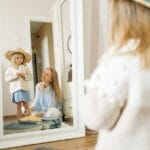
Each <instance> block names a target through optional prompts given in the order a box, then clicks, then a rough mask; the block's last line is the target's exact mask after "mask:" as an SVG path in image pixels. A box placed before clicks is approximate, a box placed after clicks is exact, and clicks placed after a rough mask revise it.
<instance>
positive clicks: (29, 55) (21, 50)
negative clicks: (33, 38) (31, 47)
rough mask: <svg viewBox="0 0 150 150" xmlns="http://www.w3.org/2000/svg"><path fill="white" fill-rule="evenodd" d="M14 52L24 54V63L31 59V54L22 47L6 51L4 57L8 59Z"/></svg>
mask: <svg viewBox="0 0 150 150" xmlns="http://www.w3.org/2000/svg"><path fill="white" fill-rule="evenodd" d="M15 53H19V54H22V55H24V62H25V63H28V62H30V60H31V54H30V53H28V52H26V51H25V50H24V49H22V48H16V49H12V50H8V51H7V52H6V53H5V57H6V58H7V59H8V60H11V56H12V55H13V54H15Z"/></svg>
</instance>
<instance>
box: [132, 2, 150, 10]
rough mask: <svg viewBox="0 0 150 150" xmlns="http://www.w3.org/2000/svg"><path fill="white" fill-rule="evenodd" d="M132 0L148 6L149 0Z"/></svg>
mask: <svg viewBox="0 0 150 150" xmlns="http://www.w3.org/2000/svg"><path fill="white" fill-rule="evenodd" d="M133 1H135V2H137V3H139V4H142V5H144V6H146V7H149V8H150V0H133Z"/></svg>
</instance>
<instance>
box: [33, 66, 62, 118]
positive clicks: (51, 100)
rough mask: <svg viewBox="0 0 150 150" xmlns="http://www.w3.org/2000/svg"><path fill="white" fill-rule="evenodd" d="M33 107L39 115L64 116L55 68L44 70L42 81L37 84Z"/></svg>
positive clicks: (34, 111)
mask: <svg viewBox="0 0 150 150" xmlns="http://www.w3.org/2000/svg"><path fill="white" fill-rule="evenodd" d="M31 109H32V111H33V114H34V115H36V116H38V117H56V118H57V117H58V118H59V117H61V116H62V113H61V111H62V98H61V92H60V87H59V83H58V76H57V72H56V70H55V69H53V68H46V69H45V70H44V71H43V74H42V77H41V82H40V83H38V84H37V85H36V92H35V100H34V102H33V104H32V106H31Z"/></svg>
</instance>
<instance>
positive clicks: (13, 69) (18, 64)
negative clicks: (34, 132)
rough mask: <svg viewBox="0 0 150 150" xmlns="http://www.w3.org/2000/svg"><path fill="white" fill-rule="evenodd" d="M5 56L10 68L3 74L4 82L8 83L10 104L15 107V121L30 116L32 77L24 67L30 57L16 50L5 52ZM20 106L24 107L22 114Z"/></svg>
mask: <svg viewBox="0 0 150 150" xmlns="http://www.w3.org/2000/svg"><path fill="white" fill-rule="evenodd" d="M5 56H6V58H7V59H8V60H9V61H11V66H10V67H9V68H8V69H7V71H6V72H5V80H6V81H7V82H8V83H9V89H10V93H11V98H12V102H13V103H15V104H16V105H17V119H20V118H22V117H24V116H29V115H30V114H31V111H30V108H29V102H30V101H31V98H30V93H29V81H31V80H32V75H31V72H30V69H29V67H28V66H27V65H26V63H29V62H30V60H31V55H30V54H29V53H28V52H25V51H24V50H23V49H21V48H18V49H14V50H9V51H7V52H6V54H5ZM22 106H24V109H25V112H22Z"/></svg>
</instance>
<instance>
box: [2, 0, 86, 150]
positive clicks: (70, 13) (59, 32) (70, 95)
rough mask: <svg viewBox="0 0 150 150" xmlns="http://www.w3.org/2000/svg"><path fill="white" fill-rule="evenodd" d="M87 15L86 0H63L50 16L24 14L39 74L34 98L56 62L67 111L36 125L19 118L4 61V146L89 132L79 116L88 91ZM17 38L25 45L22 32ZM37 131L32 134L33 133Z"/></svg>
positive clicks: (29, 46)
mask: <svg viewBox="0 0 150 150" xmlns="http://www.w3.org/2000/svg"><path fill="white" fill-rule="evenodd" d="M77 8H78V9H77ZM79 8H80V9H79ZM79 10H80V11H79ZM41 13H42V12H41ZM78 13H79V14H78ZM77 14H78V15H79V16H80V17H79V16H78V15H77ZM81 14H82V1H80V0H73V1H70V0H58V1H57V2H56V3H55V5H54V7H53V8H52V10H51V13H50V14H49V16H47V17H43V16H24V17H25V28H26V49H27V50H28V51H29V52H30V53H31V54H32V62H31V63H30V64H29V66H30V69H31V72H32V74H33V80H32V81H31V86H30V93H31V99H32V102H33V101H34V98H35V87H36V85H37V83H39V82H41V75H42V72H43V70H44V69H45V68H46V67H53V68H55V70H56V71H57V74H58V82H59V85H60V89H61V93H62V116H61V117H60V118H51V120H40V122H38V124H37V122H36V124H35V123H33V124H32V123H31V122H30V123H29V124H20V123H19V122H18V120H17V119H16V115H15V114H16V110H15V109H16V108H15V106H14V105H13V104H12V103H11V102H10V94H9V87H8V84H7V83H6V82H5V81H4V72H5V70H6V65H5V64H3V63H2V65H1V69H2V71H1V72H0V77H1V79H2V81H3V84H2V86H1V88H0V96H1V97H2V99H1V101H0V103H1V104H0V107H1V111H0V148H7V147H13V146H21V145H27V144H36V143H41V142H47V141H55V140H61V139H69V138H76V137H81V136H84V135H85V132H84V124H83V123H82V122H81V120H80V116H79V115H78V101H79V100H80V97H82V94H83V62H82V60H83V47H82V36H83V35H82V15H81ZM77 16H78V17H77ZM75 25H76V26H75ZM5 30H6V29H5ZM8 39H9V38H8ZM15 40H16V43H17V44H16V45H17V46H18V45H19V46H21V47H23V45H22V40H21V38H20V37H17V38H15ZM14 47H16V46H14ZM3 55H4V54H3ZM4 63H5V61H4ZM79 72H80V75H79V74H78V73H79ZM6 91H7V92H6ZM5 94H7V96H5ZM8 104H9V105H8ZM11 108H12V109H11ZM31 135H32V137H33V138H32V139H31V138H29V137H30V136H31ZM41 135H42V136H41ZM6 143H7V144H6Z"/></svg>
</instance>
